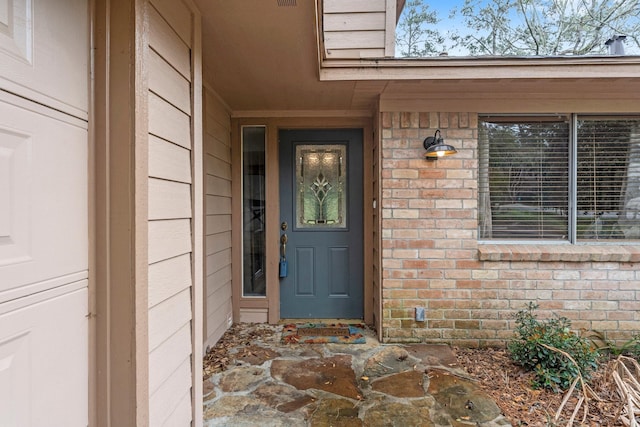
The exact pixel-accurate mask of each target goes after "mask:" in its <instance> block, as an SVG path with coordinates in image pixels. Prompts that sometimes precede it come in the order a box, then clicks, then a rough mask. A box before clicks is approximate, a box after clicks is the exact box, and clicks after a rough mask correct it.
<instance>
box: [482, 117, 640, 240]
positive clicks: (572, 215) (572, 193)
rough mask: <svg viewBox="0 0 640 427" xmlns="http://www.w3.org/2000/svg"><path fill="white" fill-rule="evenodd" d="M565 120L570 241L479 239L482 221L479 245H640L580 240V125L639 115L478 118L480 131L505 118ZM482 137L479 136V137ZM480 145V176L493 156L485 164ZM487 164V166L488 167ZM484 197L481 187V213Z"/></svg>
mask: <svg viewBox="0 0 640 427" xmlns="http://www.w3.org/2000/svg"><path fill="white" fill-rule="evenodd" d="M560 116H564V117H566V118H568V120H569V133H568V141H567V143H568V153H567V155H568V165H567V169H568V174H569V175H568V185H567V192H568V193H567V196H568V197H567V199H568V203H567V209H568V211H567V219H566V220H567V222H568V224H567V226H568V227H567V237H566V239H551V238H540V239H523V238H517V237H513V238H504V237H502V238H482V237H480V219H478V220H479V222H478V228H477V232H478V238H477V241H478V243H479V244H484V245H513V244H517V245H571V246H580V245H582V246H587V245H602V246H606V245H609V246H620V245H632V246H633V245H638V244H639V243H640V239H606V240H604V239H603V240H598V239H583V240H579V239H578V188H577V182H578V143H579V141H578V122H579V120H580V119H582V118H589V119H597V118H602V119H603V120H604V119H609V120H624V119H625V118H627V119H635V120H639V121H640V113H638V114H633V113H627V114H614V113H610V114H608V113H594V114H580V113H552V114H551V113H539V114H536V113H533V114H532V113H526V114H508V113H503V114H478V129H480V127H481V126H482V123H483V122H484V121H487V122H490V119H491V118H493V119H495V118H498V117H505V118H507V117H508V118H514V119H517V118H522V119H523V122H525V119H526V118H529V119H531V118H534V119H543V118H545V117H560ZM478 135H479V133H478ZM481 149H482V147H481V141H480V138H479V136H478V160H479V163H478V175H479V176H480V175H482V173H483V171H482V170H481V168H482V167H483V166H484V167H489V166H488V165H489V162H490V156H487V158H486V159H485V160H484V161H482V159H481V155H480V150H481ZM485 163H486V164H485ZM487 176H488V173H487ZM481 197H482V193H481V188H480V186H478V209H480V205H481V203H480V199H481Z"/></svg>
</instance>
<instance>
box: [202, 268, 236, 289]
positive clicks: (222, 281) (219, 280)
mask: <svg viewBox="0 0 640 427" xmlns="http://www.w3.org/2000/svg"><path fill="white" fill-rule="evenodd" d="M231 274H232V271H231V265H225V266H224V267H222V268H221V269H220V270H218V271H214V272H213V273H211V274H209V275H207V278H206V285H207V296H208V295H211V294H212V293H213V292H215V291H216V290H218V289H220V288H221V287H225V286H228V285H230V284H231V277H232V276H231Z"/></svg>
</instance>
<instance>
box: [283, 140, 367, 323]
mask: <svg viewBox="0 0 640 427" xmlns="http://www.w3.org/2000/svg"><path fill="white" fill-rule="evenodd" d="M279 151H280V222H281V231H280V235H281V242H283V241H285V244H284V245H281V252H282V254H283V255H284V257H282V258H281V261H283V262H285V263H286V265H287V268H286V270H287V271H286V277H281V279H280V316H281V317H282V318H325V319H326V318H352V319H360V318H362V317H363V217H362V215H363V214H362V212H363V209H362V207H363V197H362V130H360V129H347V130H344V129H340V130H286V131H284V130H283V131H281V132H280V147H279ZM284 235H286V237H284V238H283V237H282V236H284Z"/></svg>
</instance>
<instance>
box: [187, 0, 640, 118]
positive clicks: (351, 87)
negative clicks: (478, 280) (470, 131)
mask: <svg viewBox="0 0 640 427" xmlns="http://www.w3.org/2000/svg"><path fill="white" fill-rule="evenodd" d="M195 1H196V3H197V5H198V7H199V8H200V11H201V12H202V20H203V28H202V35H203V43H202V44H203V63H204V80H205V82H207V83H208V84H209V85H210V86H211V87H212V88H213V89H214V90H215V91H216V92H217V93H218V95H220V97H221V98H222V99H223V101H224V102H226V104H227V105H228V106H229V108H230V109H231V110H232V113H233V114H235V115H237V116H241V115H251V114H252V113H256V114H262V115H269V114H267V113H266V112H272V113H271V114H272V115H273V114H276V115H277V114H283V115H287V114H291V112H294V111H295V112H316V113H318V112H321V111H324V112H345V111H351V112H354V111H355V112H360V113H364V114H367V112H368V111H372V110H373V108H374V106H375V105H376V103H377V101H378V99H379V98H380V99H382V100H383V101H393V102H394V103H395V104H394V105H395V106H394V108H401V107H398V106H401V105H402V102H403V101H404V100H416V99H423V100H427V101H426V104H427V105H428V100H429V99H433V100H437V101H438V102H441V101H443V100H446V101H447V102H449V104H448V105H450V108H458V107H457V106H456V105H457V104H456V103H452V102H450V101H451V100H456V99H459V100H463V99H467V98H472V99H474V100H475V101H476V103H479V102H480V101H481V100H483V99H489V98H491V99H493V100H494V101H495V100H499V99H501V98H504V99H512V100H514V102H515V101H521V100H523V99H525V100H526V99H535V98H541V99H558V100H561V99H568V98H571V99H574V100H575V99H580V98H589V97H590V98H592V99H602V100H604V101H606V100H611V99H615V98H622V99H627V103H626V104H625V107H624V108H628V107H629V105H631V106H632V107H633V105H635V104H634V102H637V101H635V99H636V97H637V94H638V93H640V77H638V76H640V65H639V64H640V62H639V60H638V58H637V57H635V58H634V57H628V58H618V59H616V60H614V62H613V63H612V62H611V61H610V60H608V59H607V58H604V59H603V58H595V59H587V60H586V61H587V62H588V63H585V61H584V60H582V59H580V58H578V59H575V58H563V59H560V60H557V61H554V60H549V58H537V59H532V60H522V59H518V60H515V61H510V60H508V59H497V60H496V59H494V60H489V61H485V60H456V61H446V62H438V61H428V60H427V61H420V60H418V61H402V60H388V59H387V60H381V61H377V62H376V61H373V62H372V61H360V62H358V61H355V62H354V61H351V62H344V61H335V62H332V63H330V64H329V63H327V61H325V63H324V64H323V69H322V73H327V72H330V73H334V74H331V75H332V76H334V78H335V80H334V79H331V78H330V79H329V80H324V78H323V80H322V81H321V77H320V73H321V71H320V70H319V64H318V45H317V43H318V42H317V34H316V25H317V24H316V9H315V1H312V0H295V1H294V0H286V1H283V0H280V1H279V0H233V1H232V0H195ZM278 3H284V4H292V3H295V6H279V5H278ZM615 61H618V63H616V62H615ZM358 64H359V66H358ZM434 64H435V66H434ZM439 64H443V65H442V66H441V65H439ZM456 64H458V65H456ZM325 66H328V67H333V68H331V69H328V68H325ZM335 73H337V74H335ZM341 73H343V74H341ZM572 76H575V77H572ZM578 76H580V78H577V77H578ZM410 105H412V104H410V103H409V104H407V106H410ZM505 105H507V104H505ZM509 105H511V104H509ZM414 106H415V107H417V106H418V104H415V105H414ZM605 108H606V107H605ZM637 110H640V106H638V107H636V108H635V111H637Z"/></svg>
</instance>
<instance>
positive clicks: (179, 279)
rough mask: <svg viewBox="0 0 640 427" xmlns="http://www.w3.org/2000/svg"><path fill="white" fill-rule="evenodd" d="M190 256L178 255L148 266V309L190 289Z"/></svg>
mask: <svg viewBox="0 0 640 427" xmlns="http://www.w3.org/2000/svg"><path fill="white" fill-rule="evenodd" d="M191 282H192V279H191V256H190V254H188V253H187V254H183V255H179V256H177V257H174V258H170V259H167V260H164V261H161V262H157V263H155V264H151V265H150V266H149V297H148V299H149V308H151V307H153V306H155V305H157V304H159V303H160V302H162V301H164V300H166V299H167V298H170V297H172V296H174V295H176V294H177V293H179V292H181V291H183V290H185V289H188V288H189V287H191Z"/></svg>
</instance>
